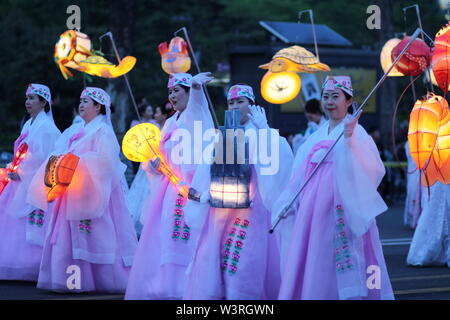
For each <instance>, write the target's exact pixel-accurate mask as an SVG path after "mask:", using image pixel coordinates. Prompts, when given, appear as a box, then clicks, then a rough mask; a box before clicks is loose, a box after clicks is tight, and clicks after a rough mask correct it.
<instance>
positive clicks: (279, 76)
mask: <svg viewBox="0 0 450 320" xmlns="http://www.w3.org/2000/svg"><path fill="white" fill-rule="evenodd" d="M300 89H301V80H300V77H299V76H298V74H297V73H295V72H287V71H284V72H275V73H274V72H270V71H267V72H266V74H265V75H264V77H263V78H262V80H261V96H262V97H263V98H264V100H266V101H267V102H269V103H273V104H282V103H286V102H289V101H291V100H292V99H294V98H295V97H296V96H297V95H298V93H299V92H300Z"/></svg>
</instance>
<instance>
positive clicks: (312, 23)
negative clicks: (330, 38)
mask: <svg viewBox="0 0 450 320" xmlns="http://www.w3.org/2000/svg"><path fill="white" fill-rule="evenodd" d="M306 12H308V13H309V20H310V21H311V29H312V34H313V39H314V49H315V50H316V57H317V60H319V61H320V58H319V48H318V45H317V37H316V26H315V24H314V13H313V11H312V10H311V9H308V10H303V11H299V13H298V23H300V21H301V20H302V15H303V13H306Z"/></svg>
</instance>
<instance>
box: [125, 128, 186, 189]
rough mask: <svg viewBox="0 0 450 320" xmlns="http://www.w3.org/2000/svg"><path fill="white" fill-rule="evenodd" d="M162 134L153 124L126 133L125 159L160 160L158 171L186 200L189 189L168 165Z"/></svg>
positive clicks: (139, 160)
mask: <svg viewBox="0 0 450 320" xmlns="http://www.w3.org/2000/svg"><path fill="white" fill-rule="evenodd" d="M160 141H161V132H160V131H159V129H158V127H157V126H155V125H154V124H152V123H141V124H138V125H136V126H134V127H132V128H131V129H130V130H128V131H127V132H126V133H125V136H124V137H123V140H122V152H123V154H124V155H125V157H126V158H127V159H129V160H131V161H134V162H145V161H148V160H155V159H156V158H159V159H160V161H161V162H160V164H159V167H158V170H159V171H160V172H161V173H162V174H164V175H165V176H166V177H167V178H168V179H169V181H170V182H171V183H173V184H174V185H175V186H176V187H177V188H178V192H179V193H180V194H181V195H182V196H183V197H185V198H187V197H188V194H189V188H188V187H187V186H186V185H182V184H181V182H182V179H180V178H179V177H178V176H177V175H176V174H175V172H174V171H173V170H172V169H171V168H170V166H169V165H168V164H167V161H166V160H165V158H164V155H163V154H162V153H161V150H160Z"/></svg>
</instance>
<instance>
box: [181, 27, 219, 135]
mask: <svg viewBox="0 0 450 320" xmlns="http://www.w3.org/2000/svg"><path fill="white" fill-rule="evenodd" d="M179 32H183V34H184V37H185V38H186V41H187V43H188V46H189V50H190V51H191V55H192V58H193V59H194V64H195V68H196V69H197V73H200V72H201V71H200V66H199V64H198V61H197V56H196V55H195V52H194V49H193V48H192V44H191V40H190V39H189V35H188V31H187V29H186V27H182V28H180V29H178V30H177V31H175V32H174V33H173V35H174V36H175V37H176V36H177V34H178V33H179ZM202 88H203V92H204V93H205V96H206V99H207V100H208V106H209V111H210V112H211V116H212V118H213V121H214V127H215V128H216V129H218V128H219V122H218V121H217V117H216V113H215V112H214V106H213V104H212V101H211V98H210V96H209V93H208V89H206V85H202Z"/></svg>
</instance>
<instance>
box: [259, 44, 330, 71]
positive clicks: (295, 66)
mask: <svg viewBox="0 0 450 320" xmlns="http://www.w3.org/2000/svg"><path fill="white" fill-rule="evenodd" d="M259 68H261V69H269V71H270V72H274V73H276V72H283V71H290V72H306V73H316V72H327V71H330V67H329V66H328V65H326V64H324V63H321V62H320V61H319V59H317V57H316V56H315V55H314V54H313V53H312V52H310V51H308V50H306V49H305V48H303V47H300V46H292V47H288V48H284V49H281V50H280V51H278V52H277V53H275V55H274V56H273V57H272V61H270V62H269V63H266V64H263V65H260V66H259Z"/></svg>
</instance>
